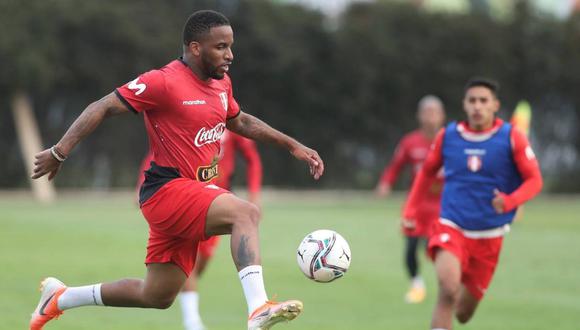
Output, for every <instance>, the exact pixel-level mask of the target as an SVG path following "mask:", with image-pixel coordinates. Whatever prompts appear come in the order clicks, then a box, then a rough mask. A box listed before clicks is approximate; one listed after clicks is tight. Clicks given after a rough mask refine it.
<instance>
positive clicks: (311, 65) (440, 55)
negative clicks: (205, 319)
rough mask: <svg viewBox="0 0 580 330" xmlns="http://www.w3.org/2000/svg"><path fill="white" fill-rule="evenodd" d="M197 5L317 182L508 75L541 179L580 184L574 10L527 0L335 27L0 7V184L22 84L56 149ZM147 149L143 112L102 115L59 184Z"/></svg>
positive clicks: (163, 49)
mask: <svg viewBox="0 0 580 330" xmlns="http://www.w3.org/2000/svg"><path fill="white" fill-rule="evenodd" d="M202 8H212V9H217V10H220V11H222V12H224V13H225V14H226V15H227V16H228V17H229V18H230V20H231V23H232V26H233V28H234V32H235V44H234V55H235V59H234V65H233V66H232V70H230V74H231V76H232V80H233V82H234V94H235V97H236V98H237V99H238V101H239V103H240V104H241V105H242V108H243V109H244V111H247V112H249V113H251V114H254V115H257V116H258V117H260V118H262V119H264V120H265V121H266V122H268V123H270V124H271V125H273V126H274V127H277V128H279V129H281V130H282V131H284V132H287V133H289V134H291V135H293V136H296V137H297V138H298V139H300V140H301V141H303V142H304V143H306V144H308V145H311V146H313V147H315V148H316V149H317V150H318V151H319V152H320V154H321V155H322V157H323V158H324V159H325V160H326V163H327V172H326V174H325V176H324V177H323V179H322V181H321V182H320V185H317V186H322V187H325V188H346V187H348V188H360V189H364V188H370V187H372V186H374V184H375V183H376V180H377V179H378V175H379V173H380V171H381V170H382V168H383V166H384V165H385V164H386V162H387V161H388V160H389V159H390V157H391V154H392V151H393V149H394V147H395V145H396V142H397V140H398V139H399V138H400V137H401V136H402V135H403V134H404V133H405V132H407V131H409V130H411V129H413V128H414V126H415V110H416V104H417V101H418V100H419V99H420V98H421V97H422V96H423V95H425V94H435V95H438V96H439V97H441V99H442V100H443V101H444V103H445V105H446V108H447V112H448V118H449V119H461V118H463V117H462V110H461V97H462V92H463V84H464V83H465V81H466V80H467V79H468V78H469V77H471V76H474V75H483V76H489V77H492V78H495V79H496V80H498V81H499V82H500V83H501V85H502V89H501V92H500V97H501V99H502V112H501V114H500V115H501V116H502V117H504V118H509V116H510V114H511V111H512V110H513V108H514V106H515V105H516V103H517V102H518V101H519V100H521V99H526V100H528V101H529V102H530V103H531V105H532V107H533V111H534V112H533V121H532V132H533V134H532V141H533V144H534V146H535V149H536V151H537V154H538V155H539V158H540V160H541V162H542V164H543V166H544V173H545V175H546V179H547V182H548V187H549V188H550V189H552V190H556V191H562V190H566V191H578V190H580V179H578V178H573V179H570V177H571V176H570V174H573V173H575V172H576V173H577V171H578V169H579V165H576V163H578V162H577V160H578V157H577V154H578V153H579V152H580V135H579V134H578V133H577V128H578V127H577V125H578V121H579V120H578V118H579V115H580V93H578V86H580V65H579V63H578V61H579V59H580V17H578V16H574V17H571V18H569V19H568V20H565V21H562V20H557V19H554V18H551V17H546V16H540V15H539V14H537V13H535V12H534V11H533V10H531V9H530V8H528V7H527V6H526V4H525V2H522V3H520V5H519V7H518V8H517V9H516V11H515V15H514V17H513V19H511V20H509V21H497V20H493V19H492V18H490V17H488V16H485V15H481V16H478V15H473V14H445V13H431V12H426V11H421V10H417V9H416V8H415V7H413V6H409V5H405V4H397V3H395V4H393V3H384V2H381V3H358V4H355V5H352V6H351V7H349V8H348V9H347V10H346V11H345V12H344V14H343V15H342V16H341V17H340V18H339V19H338V20H337V21H336V22H334V24H329V21H328V20H327V19H325V17H324V16H323V15H322V14H321V13H319V12H316V11H311V10H308V9H305V8H302V7H300V6H297V5H283V4H279V3H273V2H270V1H263V0H260V1H249V0H241V1H238V2H231V1H217V2H216V1H191V0H189V1H185V0H178V1H171V2H165V1H153V0H151V1H129V0H116V1H111V0H102V1H98V2H97V1H88V2H77V1H66V0H54V1H33V2H28V3H26V5H24V4H23V3H22V2H20V1H3V2H0V22H1V23H0V24H1V25H0V27H1V28H2V29H1V31H2V32H0V33H1V37H0V61H1V63H2V69H1V70H0V106H1V107H2V109H3V111H1V112H0V137H1V139H0V149H1V150H2V152H3V154H4V161H3V162H1V163H0V164H1V165H0V169H1V171H2V173H3V174H4V175H3V176H0V186H1V187H24V186H26V185H27V181H26V175H27V174H26V173H25V170H24V166H23V163H22V158H21V156H20V153H19V149H18V144H17V143H16V134H15V131H14V126H13V121H12V117H11V113H10V111H8V109H9V108H10V102H11V99H12V97H13V96H14V95H15V93H19V92H25V93H27V94H28V95H29V96H30V98H31V99H32V101H33V104H34V109H35V114H36V116H37V119H38V121H39V123H40V129H41V135H42V138H43V141H44V142H45V144H46V146H50V145H51V144H53V143H55V142H56V141H57V139H58V138H60V136H61V135H62V134H63V133H64V130H65V129H66V128H67V127H68V126H69V125H70V124H71V123H72V121H73V120H74V119H75V118H76V117H77V116H78V114H79V113H80V111H82V109H84V107H85V106H86V105H87V104H89V103H90V102H92V101H94V100H96V99H97V98H99V97H100V96H102V95H105V94H107V93H110V92H111V91H112V90H113V89H114V88H115V87H117V86H120V85H122V84H124V83H125V82H127V81H129V80H132V79H133V78H134V77H136V76H137V75H138V74H139V73H141V72H144V71H147V70H149V69H151V68H157V67H161V66H163V65H164V64H165V63H167V62H169V61H171V60H172V59H174V58H177V57H178V56H179V55H180V53H181V29H182V24H183V22H185V20H186V18H187V17H188V16H189V14H190V13H192V12H193V11H195V10H198V9H202ZM146 148H147V141H146V137H145V131H144V128H143V123H142V118H140V117H139V116H124V117H119V118H115V119H113V120H107V121H105V123H104V125H102V127H101V128H99V129H98V130H97V131H96V132H95V133H94V134H93V135H92V136H91V137H89V138H88V139H86V140H85V141H84V142H83V143H82V145H81V146H79V147H78V148H77V149H76V150H75V151H74V152H73V154H72V155H71V157H70V159H69V160H68V161H67V163H66V165H65V166H64V168H63V170H62V172H63V173H61V175H60V176H59V177H58V179H57V185H58V186H63V187H90V186H96V187H105V188H106V187H126V186H131V185H134V184H135V180H136V176H137V175H136V171H137V168H138V165H139V162H140V160H141V158H142V157H143V155H144V154H145V152H146ZM260 151H261V154H262V157H263V162H264V168H265V173H264V174H265V178H264V182H265V184H267V185H275V186H283V187H310V186H313V182H311V179H310V178H309V177H308V175H306V174H305V172H306V169H305V168H304V166H303V164H301V163H299V162H294V161H291V160H290V159H289V155H287V154H286V153H285V152H284V151H282V150H280V149H277V148H272V147H270V146H267V145H261V146H260ZM240 173H243V172H242V171H240ZM572 177H573V176H572ZM236 180H240V178H236Z"/></svg>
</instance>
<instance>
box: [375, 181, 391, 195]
mask: <svg viewBox="0 0 580 330" xmlns="http://www.w3.org/2000/svg"><path fill="white" fill-rule="evenodd" d="M375 194H376V195H377V197H387V196H389V195H390V194H391V186H390V185H389V184H382V183H379V184H378V185H377V188H376V189H375Z"/></svg>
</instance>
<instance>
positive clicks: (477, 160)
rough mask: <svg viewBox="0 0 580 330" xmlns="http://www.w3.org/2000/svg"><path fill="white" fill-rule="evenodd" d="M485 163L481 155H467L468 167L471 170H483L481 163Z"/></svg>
mask: <svg viewBox="0 0 580 330" xmlns="http://www.w3.org/2000/svg"><path fill="white" fill-rule="evenodd" d="M482 164H483V162H482V160H481V156H478V155H469V156H467V168H468V169H469V170H470V171H471V172H477V171H479V170H481V165H482Z"/></svg>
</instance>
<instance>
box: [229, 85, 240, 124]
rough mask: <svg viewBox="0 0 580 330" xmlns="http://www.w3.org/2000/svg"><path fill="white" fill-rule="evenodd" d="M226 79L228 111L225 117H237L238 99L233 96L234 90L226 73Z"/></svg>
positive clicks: (238, 112)
mask: <svg viewBox="0 0 580 330" xmlns="http://www.w3.org/2000/svg"><path fill="white" fill-rule="evenodd" d="M226 77H227V79H228V85H229V86H228V90H227V91H228V113H227V119H232V118H235V117H237V116H238V115H239V114H240V105H239V104H238V101H236V99H235V98H234V92H233V87H232V81H231V79H230V77H229V76H228V75H226Z"/></svg>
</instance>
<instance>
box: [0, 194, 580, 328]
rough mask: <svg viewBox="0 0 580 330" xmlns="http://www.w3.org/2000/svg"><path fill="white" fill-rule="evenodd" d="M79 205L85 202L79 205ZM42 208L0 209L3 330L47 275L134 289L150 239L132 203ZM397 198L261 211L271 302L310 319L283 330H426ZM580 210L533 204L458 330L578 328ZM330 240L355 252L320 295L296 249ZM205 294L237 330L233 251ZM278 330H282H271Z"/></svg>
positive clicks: (92, 323) (216, 322) (140, 316)
mask: <svg viewBox="0 0 580 330" xmlns="http://www.w3.org/2000/svg"><path fill="white" fill-rule="evenodd" d="M79 195H80V196H79ZM79 195H77V196H74V195H73V196H69V197H65V198H61V199H60V200H59V201H58V202H57V203H56V204H54V205H51V206H42V205H39V204H37V203H35V202H32V201H30V200H27V199H26V198H22V197H13V196H10V195H8V194H3V195H2V196H1V198H0V251H2V252H1V258H0V261H1V264H2V265H1V270H0V288H1V289H2V290H1V291H0V292H1V295H0V318H1V319H0V329H11V330H12V329H25V328H26V326H27V322H28V319H29V314H30V312H32V310H33V309H34V306H35V305H36V303H37V299H38V297H39V294H38V291H37V287H38V282H39V280H40V279H41V278H42V277H44V276H48V275H53V276H57V277H59V278H60V279H61V280H63V281H64V282H65V283H67V284H69V285H81V284H91V283H94V282H100V281H109V280H114V279H117V278H120V277H127V276H129V277H141V276H143V274H144V267H143V264H142V260H143V258H144V251H145V250H144V248H145V242H146V237H147V227H146V224H145V222H144V220H142V218H141V214H140V212H139V211H138V209H137V207H136V206H135V205H134V204H133V203H132V200H131V196H130V195H129V194H112V195H106V194H102V195H90V196H89V197H87V195H86V194H79ZM400 202H401V199H400V197H396V198H393V199H390V200H387V201H378V200H374V199H372V198H368V196H364V195H356V194H353V195H350V194H342V195H335V196H328V195H320V196H319V195H316V194H312V193H311V194H299V195H288V196H286V197H276V198H270V199H267V200H266V201H265V204H264V220H263V222H262V227H261V228H262V229H261V237H262V251H263V264H264V269H265V279H266V284H267V289H268V292H269V294H270V295H274V294H277V295H278V297H280V298H281V299H284V298H299V299H302V300H303V301H304V304H305V312H304V314H303V315H302V316H301V317H300V318H299V319H297V320H295V321H294V322H292V323H291V324H288V325H281V326H279V327H278V328H279V329H289V330H290V329H310V330H314V329H316V330H327V329H328V330H329V329H345V330H346V329H428V328H429V320H430V314H431V309H432V306H433V303H434V296H435V281H434V274H433V271H432V267H431V265H430V264H428V263H426V262H423V263H422V265H423V273H424V276H425V277H426V279H427V284H428V299H427V301H426V302H425V303H423V304H420V305H406V304H404V303H403V299H402V297H403V295H404V293H405V290H406V288H407V281H406V279H405V276H404V273H403V270H402V266H401V265H402V261H401V253H402V240H401V237H400V235H399V231H398V222H397V221H398V220H397V216H398V213H399V203H400ZM579 214H580V203H579V198H578V197H577V196H567V197H543V198H541V199H538V200H536V201H534V202H532V203H530V204H529V205H528V206H527V207H526V209H525V214H524V219H523V221H521V222H518V223H516V224H515V225H514V226H513V228H512V232H511V233H510V234H509V235H508V236H507V238H506V242H505V245H504V252H503V255H502V257H501V261H500V266H499V268H498V271H497V272H496V276H495V279H494V281H493V283H492V285H491V288H490V290H489V291H488V294H487V296H486V298H485V299H484V301H483V303H482V304H481V306H480V309H479V311H478V313H477V315H476V316H475V318H474V319H473V320H472V322H471V324H469V325H467V326H461V327H460V326H457V328H461V329H485V330H490V329H498V330H499V329H502V330H503V329H542V330H543V329H579V328H580V221H579V220H580V216H579ZM319 228H331V229H335V230H337V231H338V232H340V233H341V234H342V235H343V236H344V237H345V238H346V239H347V240H348V241H349V243H350V245H351V249H352V254H353V260H352V264H351V269H350V270H349V272H348V273H347V275H346V276H345V277H344V278H343V279H340V280H339V281H337V282H334V283H330V284H318V283H314V282H311V281H310V280H308V279H306V278H305V277H304V276H303V275H302V273H301V272H300V271H299V270H298V267H297V265H296V260H295V259H296V258H295V249H296V247H297V245H298V243H299V242H300V240H301V239H302V238H303V236H304V235H305V234H306V233H308V232H310V231H312V230H315V229H319ZM223 242H224V243H223V244H222V245H221V246H220V248H219V251H218V253H217V255H216V257H215V260H214V262H213V263H212V264H211V265H210V267H209V269H208V272H207V273H206V274H205V276H204V278H203V279H202V282H201V290H200V294H201V301H202V306H201V312H202V315H203V318H204V320H205V323H206V324H207V326H208V327H209V329H210V330H225V329H244V327H245V302H244V299H243V297H242V291H241V286H240V284H239V281H238V279H237V274H236V271H235V269H234V267H233V265H232V263H231V261H230V257H229V250H228V245H229V244H228V243H229V239H228V238H225V239H224V240H223ZM278 328H277V329H278ZM50 329H55V330H56V329H61V330H66V329H75V330H82V329H87V330H88V329H115V330H132V329H140V330H143V329H164V330H168V329H181V318H180V312H179V307H178V305H177V304H175V305H174V306H173V307H171V308H170V309H169V310H166V311H157V310H140V309H114V308H102V307H100V308H99V307H88V308H81V309H77V310H71V311H68V312H67V313H66V314H65V315H64V316H63V317H62V318H61V319H60V320H58V321H55V322H53V323H51V324H50V325H49V326H47V330H50Z"/></svg>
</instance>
